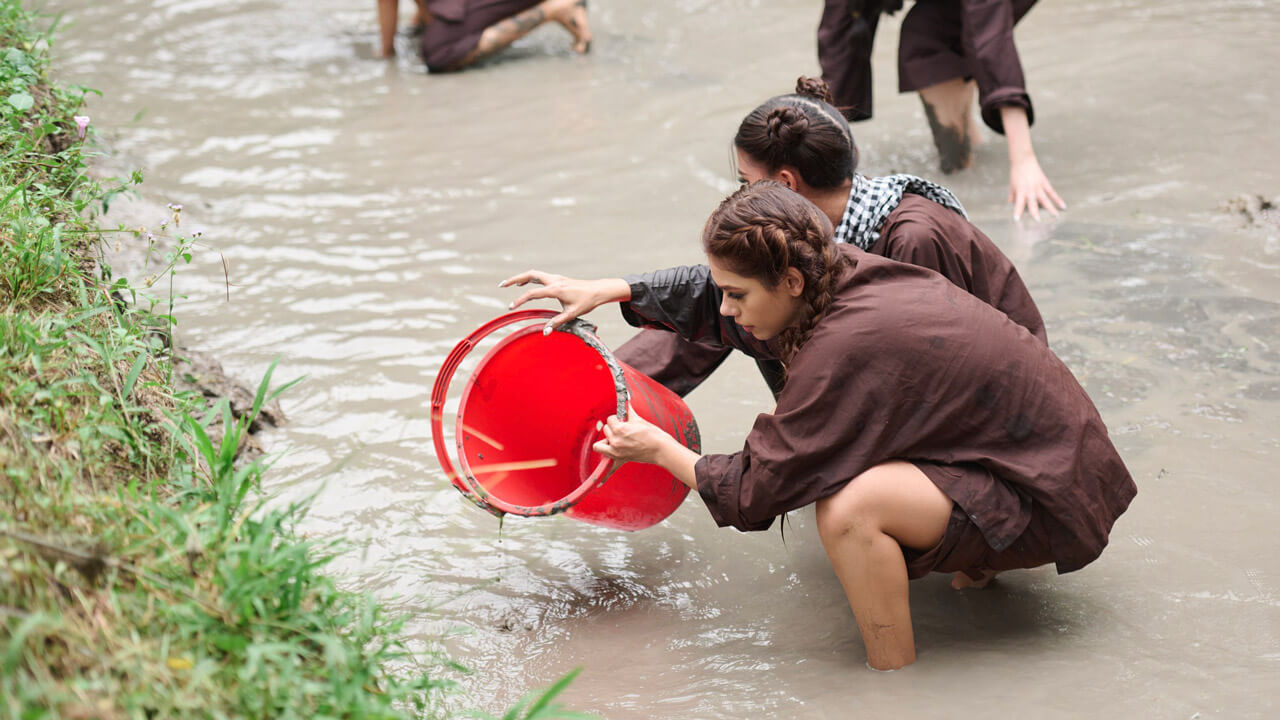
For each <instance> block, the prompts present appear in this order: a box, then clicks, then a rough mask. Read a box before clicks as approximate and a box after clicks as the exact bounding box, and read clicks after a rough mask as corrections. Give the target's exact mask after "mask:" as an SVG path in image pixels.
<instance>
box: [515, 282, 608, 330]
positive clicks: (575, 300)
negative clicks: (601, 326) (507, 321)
mask: <svg viewBox="0 0 1280 720" xmlns="http://www.w3.org/2000/svg"><path fill="white" fill-rule="evenodd" d="M529 283H533V284H535V285H541V286H542V287H539V288H534V289H532V290H529V291H527V292H526V293H525V294H523V295H521V296H520V297H518V298H516V299H515V301H513V302H512V303H511V305H510V308H511V309H512V310H514V309H516V308H518V307H520V306H521V305H523V304H525V303H527V302H529V301H530V300H538V299H541V298H554V299H555V300H558V301H560V309H561V312H560V314H559V315H556V316H555V317H553V318H551V319H550V320H549V321H547V324H546V327H544V328H543V329H542V334H544V335H546V334H548V333H550V332H551V331H552V330H554V329H555V328H557V327H559V326H561V325H563V324H565V323H567V322H569V321H570V320H572V319H574V318H577V317H582V316H583V315H586V314H587V313H589V312H591V311H592V310H595V309H596V308H598V307H600V306H601V305H603V304H605V303H607V302H624V301H626V300H630V299H631V286H630V285H629V284H627V281H626V280H623V279H622V278H605V279H602V280H575V279H573V278H567V277H565V276H563V275H554V274H552V273H545V272H541V271H539V270H528V271H526V272H522V273H520V274H519V275H515V276H512V277H509V278H507V279H506V280H503V281H502V282H501V283H500V284H499V287H511V286H512V285H528V284H529Z"/></svg>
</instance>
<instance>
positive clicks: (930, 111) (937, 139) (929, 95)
mask: <svg viewBox="0 0 1280 720" xmlns="http://www.w3.org/2000/svg"><path fill="white" fill-rule="evenodd" d="M976 89H977V85H976V84H974V83H972V82H966V81H965V80H964V78H952V79H951V80H945V81H943V82H940V83H938V84H937V85H930V86H929V87H927V88H923V89H922V90H920V101H921V102H922V103H924V114H925V117H927V118H928V119H929V129H930V130H932V131H933V144H934V145H935V146H937V148H938V159H939V161H940V164H941V166H942V172H944V173H950V172H953V171H955V170H963V169H965V168H967V167H969V166H970V165H971V164H973V143H974V138H975V135H976V133H975V132H974V130H975V129H976V123H975V122H974V119H973V104H974V92H975V90H976Z"/></svg>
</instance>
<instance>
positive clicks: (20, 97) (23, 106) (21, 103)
mask: <svg viewBox="0 0 1280 720" xmlns="http://www.w3.org/2000/svg"><path fill="white" fill-rule="evenodd" d="M9 104H10V105H12V106H13V109H15V110H17V111H19V112H24V111H27V110H30V109H31V106H32V105H35V104H36V101H35V98H33V97H31V95H29V94H27V93H25V92H18V93H14V94H12V95H10V96H9Z"/></svg>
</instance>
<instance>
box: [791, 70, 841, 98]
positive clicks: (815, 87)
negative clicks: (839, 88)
mask: <svg viewBox="0 0 1280 720" xmlns="http://www.w3.org/2000/svg"><path fill="white" fill-rule="evenodd" d="M796 94H797V95H804V96H805V97H811V98H813V99H815V100H821V101H822V102H824V103H827V104H828V105H834V104H835V99H834V98H832V97H831V88H830V87H828V86H827V81H826V80H823V79H822V78H816V77H804V76H801V77H799V78H797V79H796Z"/></svg>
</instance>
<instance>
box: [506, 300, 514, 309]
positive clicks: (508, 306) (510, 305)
mask: <svg viewBox="0 0 1280 720" xmlns="http://www.w3.org/2000/svg"><path fill="white" fill-rule="evenodd" d="M507 309H508V310H515V309H516V301H515V300H512V301H511V302H510V303H508V304H507Z"/></svg>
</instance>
